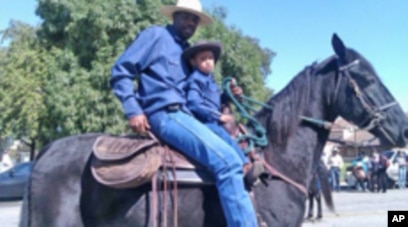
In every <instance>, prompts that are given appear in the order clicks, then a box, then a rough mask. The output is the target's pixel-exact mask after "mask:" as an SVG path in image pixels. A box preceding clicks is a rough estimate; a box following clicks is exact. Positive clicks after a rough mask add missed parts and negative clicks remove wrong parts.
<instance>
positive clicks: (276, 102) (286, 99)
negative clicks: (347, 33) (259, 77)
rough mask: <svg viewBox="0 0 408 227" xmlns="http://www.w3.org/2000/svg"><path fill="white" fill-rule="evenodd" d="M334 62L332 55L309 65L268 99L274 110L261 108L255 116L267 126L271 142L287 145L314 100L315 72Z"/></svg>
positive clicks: (324, 69)
mask: <svg viewBox="0 0 408 227" xmlns="http://www.w3.org/2000/svg"><path fill="white" fill-rule="evenodd" d="M335 63H336V62H335V57H334V56H332V57H329V58H327V59H326V60H324V61H322V62H321V63H319V64H318V63H316V62H314V63H312V64H311V65H309V66H306V67H305V68H304V69H303V70H302V71H301V72H299V73H298V74H297V75H296V76H295V77H294V78H293V79H292V80H291V81H290V83H289V84H288V85H286V87H285V88H283V89H282V90H281V91H280V92H279V93H278V94H276V95H274V96H272V97H271V98H270V99H269V101H268V105H270V106H272V107H273V110H272V111H271V110H269V109H267V108H262V109H261V110H260V111H259V112H258V113H257V114H256V118H257V119H258V120H259V121H260V123H261V124H262V125H264V126H265V127H266V128H267V134H268V140H269V141H270V144H274V145H275V146H286V142H287V141H288V138H289V137H290V136H291V135H292V134H293V133H294V132H295V131H296V129H297V128H298V126H299V117H300V116H301V115H307V113H304V110H305V109H306V108H305V107H306V106H307V105H309V103H310V101H311V100H310V99H311V98H312V97H311V92H312V91H313V90H314V89H315V86H314V84H315V83H314V82H315V80H316V79H317V76H316V75H318V74H320V73H323V72H325V71H327V69H328V68H332V66H333V64H335Z"/></svg>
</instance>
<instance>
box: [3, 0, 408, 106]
mask: <svg viewBox="0 0 408 227" xmlns="http://www.w3.org/2000/svg"><path fill="white" fill-rule="evenodd" d="M202 4H203V6H204V8H207V9H211V8H212V7H214V6H223V7H225V8H226V9H227V12H228V14H227V18H226V23H227V24H228V25H231V26H235V27H237V28H239V29H240V30H241V31H242V32H243V34H245V35H249V36H251V37H254V38H257V39H258V40H259V43H260V45H261V46H262V47H265V48H269V49H271V50H273V51H274V52H276V53H277V55H276V57H275V58H274V59H273V62H272V64H271V69H272V74H271V75H270V76H269V77H268V79H267V83H266V85H267V86H268V87H270V88H272V89H274V90H275V91H279V90H281V89H282V88H283V87H284V86H285V85H286V84H287V83H288V82H289V81H290V80H291V79H292V78H293V77H294V76H295V75H296V74H297V73H298V72H299V71H301V70H302V69H303V68H304V67H305V66H306V65H309V64H311V63H312V62H314V61H320V60H324V59H325V58H327V57H329V56H331V55H332V54H333V50H332V47H331V44H330V40H331V36H332V34H333V33H334V32H335V33H337V34H338V35H339V36H340V37H341V38H342V40H343V41H344V43H345V45H346V46H348V47H351V48H353V49H355V50H357V51H358V52H359V53H361V54H362V55H363V56H365V57H366V59H368V60H369V61H370V62H371V64H372V65H373V66H374V68H375V70H376V72H377V73H378V75H379V76H380V77H381V79H382V81H383V82H384V84H385V85H386V86H387V87H388V89H389V90H390V91H391V93H392V94H393V95H394V97H395V98H396V100H397V101H398V102H399V103H400V104H401V106H402V108H403V109H404V110H405V111H408V2H407V1H406V0H387V1H384V0H360V1H355V0H341V1H340V0H337V1H328V0H308V1H301V0H300V1H299V0H280V1H278V0H251V1H248V0H222V1H221V0H219V1H216V0H202ZM35 7H36V1H35V0H0V30H2V29H5V28H6V27H7V26H8V24H9V21H10V20H11V19H16V20H21V21H23V22H26V23H29V24H33V25H36V24H39V23H40V22H41V20H40V19H39V18H38V17H37V16H36V15H35Z"/></svg>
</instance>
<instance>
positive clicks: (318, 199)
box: [315, 191, 323, 219]
mask: <svg viewBox="0 0 408 227" xmlns="http://www.w3.org/2000/svg"><path fill="white" fill-rule="evenodd" d="M315 195H316V197H315V198H316V203H317V217H316V218H317V219H322V217H323V214H322V196H321V192H320V191H316V194H315Z"/></svg>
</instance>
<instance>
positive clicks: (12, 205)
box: [0, 201, 21, 227]
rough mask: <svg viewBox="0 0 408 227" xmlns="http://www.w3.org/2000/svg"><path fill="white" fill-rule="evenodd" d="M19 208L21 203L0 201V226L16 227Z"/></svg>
mask: <svg viewBox="0 0 408 227" xmlns="http://www.w3.org/2000/svg"><path fill="white" fill-rule="evenodd" d="M20 207H21V201H0V226H1V227H16V226H18V221H19V218H20Z"/></svg>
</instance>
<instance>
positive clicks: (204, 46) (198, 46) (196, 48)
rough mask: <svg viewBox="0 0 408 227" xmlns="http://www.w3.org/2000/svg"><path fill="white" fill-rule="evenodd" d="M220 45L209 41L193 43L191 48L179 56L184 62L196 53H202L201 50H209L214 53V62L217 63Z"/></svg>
mask: <svg viewBox="0 0 408 227" xmlns="http://www.w3.org/2000/svg"><path fill="white" fill-rule="evenodd" d="M221 49H222V48H221V43H220V42H211V41H204V40H199V41H197V42H195V43H194V45H193V46H191V47H189V48H187V49H185V50H184V51H183V54H182V55H181V57H182V59H183V60H184V61H187V62H188V61H189V59H191V58H192V57H194V55H195V54H197V52H200V51H203V50H210V51H212V52H213V53H214V61H215V62H217V61H218V58H219V57H220V55H221Z"/></svg>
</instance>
